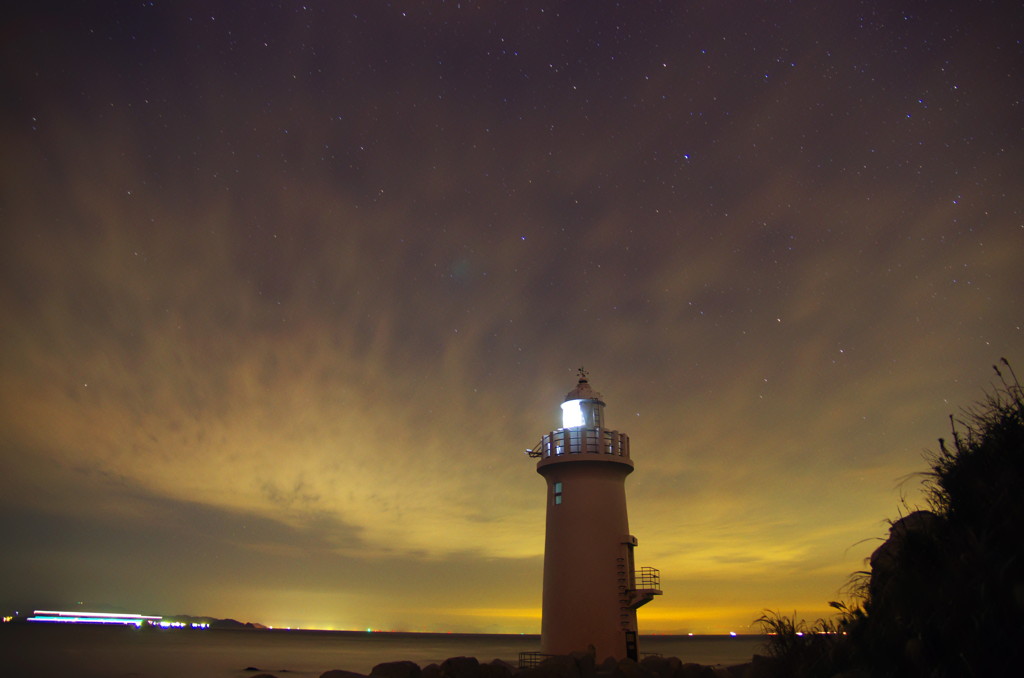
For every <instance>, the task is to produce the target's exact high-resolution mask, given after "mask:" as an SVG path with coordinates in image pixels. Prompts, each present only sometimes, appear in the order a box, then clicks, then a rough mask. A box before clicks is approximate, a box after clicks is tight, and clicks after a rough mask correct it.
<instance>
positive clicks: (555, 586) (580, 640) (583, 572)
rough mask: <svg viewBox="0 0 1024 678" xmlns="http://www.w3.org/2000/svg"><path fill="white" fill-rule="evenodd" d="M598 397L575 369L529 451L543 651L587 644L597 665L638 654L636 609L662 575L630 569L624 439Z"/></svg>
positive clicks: (632, 540)
mask: <svg viewBox="0 0 1024 678" xmlns="http://www.w3.org/2000/svg"><path fill="white" fill-rule="evenodd" d="M601 398H602V396H601V394H600V393H598V392H596V391H595V390H594V389H593V388H591V386H590V383H589V381H588V380H587V373H586V372H585V371H584V370H583V368H580V370H579V382H578V383H577V384H576V388H574V389H573V390H571V391H569V393H568V394H567V395H566V396H565V402H563V403H562V427H561V428H558V429H555V430H554V431H551V432H550V433H546V434H544V436H542V437H541V440H540V442H539V443H538V444H537V445H536V446H535V447H534V448H533V449H531V450H528V451H527V453H528V454H529V455H530V456H531V457H534V458H536V459H538V461H537V473H539V474H540V475H541V476H543V477H544V480H545V481H547V499H546V503H547V521H546V531H545V538H544V594H543V612H542V615H543V617H542V620H541V653H542V654H568V653H570V652H574V651H578V650H584V651H585V650H587V649H588V648H590V647H591V646H592V647H593V648H594V649H595V651H596V656H597V659H598V660H599V661H600V660H602V659H604V658H606V657H614V658H616V659H622V658H624V657H629V658H631V659H637V658H638V657H639V650H638V647H637V623H636V610H637V608H638V607H640V606H641V605H644V604H645V603H648V602H650V601H651V600H652V599H653V597H654V596H656V595H660V594H661V582H660V574H659V573H658V571H657V570H655V569H654V568H651V567H645V568H641V569H640V570H637V569H636V567H635V565H634V560H633V551H634V549H636V546H637V540H636V537H634V536H632V535H631V534H630V533H629V521H628V519H627V517H626V476H628V475H629V474H630V473H632V472H633V460H632V459H631V458H630V456H629V436H627V435H626V434H625V433H621V432H619V431H613V430H609V429H607V428H605V425H604V406H605V404H604V402H603V401H602V399H601Z"/></svg>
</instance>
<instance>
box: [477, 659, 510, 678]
mask: <svg viewBox="0 0 1024 678" xmlns="http://www.w3.org/2000/svg"><path fill="white" fill-rule="evenodd" d="M515 673H516V668H515V667H514V666H512V665H511V664H509V663H508V662H503V661H501V660H500V659H494V660H492V661H491V663H490V664H481V665H480V671H479V673H478V674H477V675H479V676H480V678H512V676H513V675H515Z"/></svg>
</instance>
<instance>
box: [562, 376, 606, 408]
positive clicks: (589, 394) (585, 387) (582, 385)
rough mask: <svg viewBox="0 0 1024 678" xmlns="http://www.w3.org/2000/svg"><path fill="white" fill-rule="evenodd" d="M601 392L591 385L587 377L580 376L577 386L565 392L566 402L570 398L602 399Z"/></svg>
mask: <svg viewBox="0 0 1024 678" xmlns="http://www.w3.org/2000/svg"><path fill="white" fill-rule="evenodd" d="M601 397H602V396H601V394H600V393H598V392H597V391H595V390H594V389H593V388H591V387H590V382H588V381H587V378H586V377H580V381H579V383H578V384H576V388H574V389H573V390H571V391H569V392H568V393H566V394H565V400H566V402H568V401H570V400H600V399H601Z"/></svg>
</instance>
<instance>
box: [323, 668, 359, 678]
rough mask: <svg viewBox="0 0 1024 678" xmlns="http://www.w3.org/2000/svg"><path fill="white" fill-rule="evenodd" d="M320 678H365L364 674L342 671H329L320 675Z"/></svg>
mask: <svg viewBox="0 0 1024 678" xmlns="http://www.w3.org/2000/svg"><path fill="white" fill-rule="evenodd" d="M320 678H366V675H365V674H362V673H356V672H355V671H344V670H342V669H331V670H330V671H324V672H323V673H321V674H320Z"/></svg>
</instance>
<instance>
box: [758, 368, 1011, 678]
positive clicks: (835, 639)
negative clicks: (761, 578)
mask: <svg viewBox="0 0 1024 678" xmlns="http://www.w3.org/2000/svg"><path fill="white" fill-rule="evenodd" d="M1000 363H1001V365H1002V369H1000V367H999V366H998V365H997V366H994V369H995V371H996V375H997V376H998V379H999V383H998V385H996V386H995V387H994V388H993V390H992V392H991V393H988V394H987V395H986V396H985V398H984V399H983V400H982V401H981V402H980V403H978V404H977V405H976V406H974V407H972V408H970V409H967V410H965V411H963V412H962V413H961V415H960V416H959V417H955V416H951V417H950V421H951V429H952V442H951V444H948V443H947V441H946V440H944V439H941V438H940V439H939V451H938V452H935V453H931V454H929V455H928V462H929V464H930V470H928V471H926V472H925V473H924V474H923V482H924V489H925V497H926V501H927V504H928V507H927V509H925V510H919V511H913V512H911V513H909V514H908V515H906V516H904V517H903V518H900V519H899V520H896V521H894V522H892V523H891V526H890V530H889V538H888V539H887V540H886V541H885V542H884V543H883V544H882V545H881V546H880V547H879V548H878V549H877V550H876V551H875V552H874V553H873V554H872V556H871V558H870V565H871V569H870V571H865V572H858V573H855V574H854V575H853V576H852V577H851V579H850V581H849V582H848V590H849V592H850V593H851V598H852V600H853V601H854V602H853V603H851V604H846V603H839V602H834V603H832V606H833V607H835V608H836V609H837V610H838V614H837V616H836V617H835V618H834V619H831V620H818V621H817V622H815V623H814V624H811V625H808V624H807V623H806V622H804V621H803V620H800V621H796V620H795V618H791V617H785V616H783V615H781V614H779V613H776V612H771V611H766V613H765V614H764V615H762V616H761V618H760V619H758V620H757V622H758V623H759V624H760V625H761V627H762V629H763V630H764V631H765V632H766V633H769V634H771V635H770V637H769V643H768V653H769V656H770V657H771V659H772V661H771V662H770V663H769V664H767V665H766V666H765V668H764V670H762V672H761V675H763V676H766V677H767V676H793V677H795V678H802V677H808V678H812V677H818V676H822V677H830V676H838V675H842V676H843V677H844V678H853V677H857V676H929V677H932V678H943V677H946V676H948V677H954V676H956V677H959V676H994V675H1024V392H1022V390H1021V385H1020V381H1019V380H1018V379H1017V377H1016V375H1015V374H1014V372H1013V370H1012V368H1011V367H1010V364H1009V363H1008V362H1007V361H1006V359H1005V358H1003V359H1001V361H1000Z"/></svg>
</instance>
